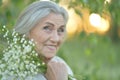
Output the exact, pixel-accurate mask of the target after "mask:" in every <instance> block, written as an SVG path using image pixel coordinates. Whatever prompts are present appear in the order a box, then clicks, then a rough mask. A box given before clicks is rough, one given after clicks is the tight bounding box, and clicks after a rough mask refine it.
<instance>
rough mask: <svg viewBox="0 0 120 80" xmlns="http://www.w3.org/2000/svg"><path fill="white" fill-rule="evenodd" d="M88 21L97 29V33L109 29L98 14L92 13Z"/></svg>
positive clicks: (106, 22)
mask: <svg viewBox="0 0 120 80" xmlns="http://www.w3.org/2000/svg"><path fill="white" fill-rule="evenodd" d="M89 21H90V23H91V25H92V26H93V27H95V28H96V29H97V31H102V32H106V31H108V29H109V27H110V24H109V21H108V20H106V19H104V18H102V17H101V16H100V15H99V14H95V13H92V14H91V15H90V16H89Z"/></svg>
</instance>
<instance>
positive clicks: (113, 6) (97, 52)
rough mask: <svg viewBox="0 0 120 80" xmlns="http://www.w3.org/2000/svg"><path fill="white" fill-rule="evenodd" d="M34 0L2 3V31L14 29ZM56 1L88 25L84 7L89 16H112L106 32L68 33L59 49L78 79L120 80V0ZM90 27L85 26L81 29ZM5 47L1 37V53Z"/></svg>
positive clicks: (4, 0)
mask: <svg viewBox="0 0 120 80" xmlns="http://www.w3.org/2000/svg"><path fill="white" fill-rule="evenodd" d="M33 1H36V0H0V29H1V27H2V26H3V25H6V27H7V28H8V29H12V28H13V26H14V24H15V22H16V19H17V17H18V15H19V14H20V12H21V11H22V10H23V8H24V7H26V6H27V5H28V4H30V3H32V2H33ZM54 1H56V2H57V3H61V4H64V5H67V7H68V8H69V9H73V10H74V11H75V13H76V14H77V15H78V16H77V17H79V18H80V19H81V20H83V19H84V23H85V24H88V23H87V22H86V20H85V18H86V17H84V15H85V14H86V13H87V12H85V13H83V12H82V9H84V8H86V9H87V10H88V11H89V14H91V13H97V14H99V15H101V16H102V15H103V14H105V13H108V14H109V15H107V14H106V15H107V16H108V17H109V18H110V21H109V24H110V25H109V27H110V28H109V29H108V30H107V31H106V32H102V33H100V31H99V29H96V28H95V29H94V31H90V30H91V29H90V30H89V32H87V31H86V30H84V29H82V30H80V31H79V32H77V31H76V32H74V33H73V34H72V36H71V34H68V36H70V37H68V38H67V40H66V42H65V43H64V44H63V45H62V47H61V48H60V50H59V51H58V55H59V56H61V57H62V58H63V59H64V60H65V61H66V62H67V63H68V64H69V65H70V67H71V68H72V70H73V72H74V74H75V76H76V77H77V78H78V80H82V79H83V80H120V62H119V57H120V10H119V9H120V0H106V3H105V0H54ZM109 1H110V2H109ZM73 16H74V15H73ZM86 19H87V18H86ZM107 19H108V18H107ZM80 23H83V22H80ZM76 24H77V23H76ZM89 26H90V25H85V26H83V25H82V26H81V28H83V27H84V28H85V27H89ZM72 27H75V26H74V25H72ZM81 28H79V29H81ZM96 30H97V31H96ZM0 33H1V32H0ZM4 45H5V41H4V40H3V37H2V34H0V51H2V50H3V48H4Z"/></svg>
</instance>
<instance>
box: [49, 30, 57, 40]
mask: <svg viewBox="0 0 120 80" xmlns="http://www.w3.org/2000/svg"><path fill="white" fill-rule="evenodd" d="M50 40H51V41H52V42H58V41H59V35H58V33H57V31H54V32H53V33H52V34H51V37H50Z"/></svg>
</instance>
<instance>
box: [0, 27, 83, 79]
mask: <svg viewBox="0 0 120 80" xmlns="http://www.w3.org/2000/svg"><path fill="white" fill-rule="evenodd" d="M2 33H3V34H4V35H3V38H4V40H6V41H7V48H6V49H4V50H3V51H2V52H1V53H0V56H2V58H0V80H8V79H9V78H10V77H12V80H18V79H19V80H25V79H26V77H28V76H30V77H33V76H34V75H36V74H39V73H45V72H46V65H45V63H44V62H43V61H42V60H41V59H40V58H39V57H38V54H37V53H36V51H35V48H34V47H35V44H34V42H33V40H32V39H31V40H29V39H27V38H26V36H25V35H19V34H18V33H17V32H15V30H13V31H12V32H10V31H9V30H8V29H7V28H6V27H5V26H3V27H2ZM31 80H32V78H31ZM68 80H77V79H75V77H74V76H71V75H69V76H68ZM81 80H83V79H81Z"/></svg>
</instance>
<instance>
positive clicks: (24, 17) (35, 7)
mask: <svg viewBox="0 0 120 80" xmlns="http://www.w3.org/2000/svg"><path fill="white" fill-rule="evenodd" d="M50 12H54V13H58V14H61V15H62V16H63V18H64V20H65V23H67V21H68V13H67V11H66V10H65V9H64V8H63V7H61V6H59V5H58V4H56V3H55V2H52V1H36V2H33V3H32V4H30V5H29V6H28V7H27V8H25V9H24V10H23V12H22V13H21V14H20V16H19V17H18V20H17V21H16V24H15V26H14V28H15V31H16V32H18V33H20V34H28V33H29V31H30V30H31V29H32V28H33V27H34V26H35V25H36V24H37V23H38V21H39V20H40V19H42V18H43V17H45V16H47V15H48V14H50Z"/></svg>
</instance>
